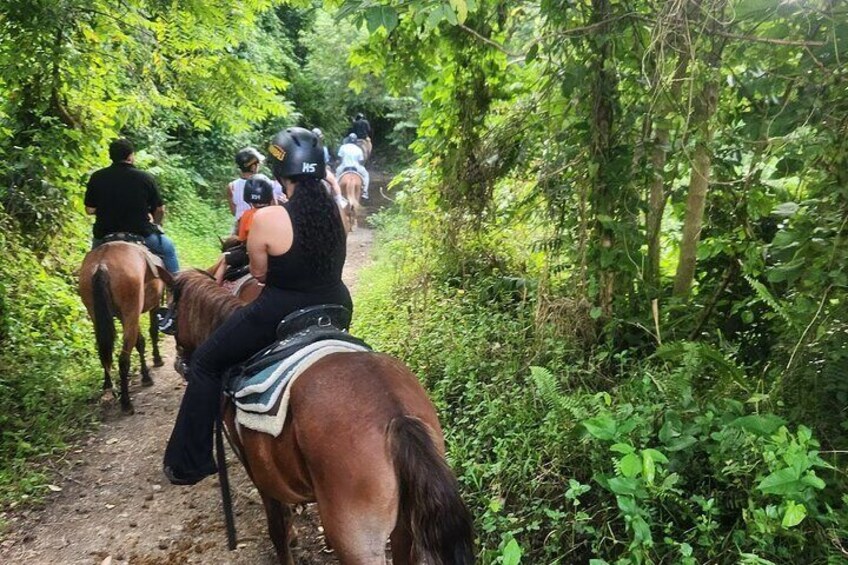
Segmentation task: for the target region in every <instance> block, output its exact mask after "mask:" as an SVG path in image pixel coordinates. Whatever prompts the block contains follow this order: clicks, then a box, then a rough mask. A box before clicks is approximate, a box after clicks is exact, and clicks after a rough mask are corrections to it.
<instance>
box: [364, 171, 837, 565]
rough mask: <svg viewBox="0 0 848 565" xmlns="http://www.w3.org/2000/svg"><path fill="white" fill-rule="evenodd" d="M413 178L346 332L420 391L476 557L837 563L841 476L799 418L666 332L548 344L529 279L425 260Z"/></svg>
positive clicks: (718, 356) (707, 350) (731, 367)
mask: <svg viewBox="0 0 848 565" xmlns="http://www.w3.org/2000/svg"><path fill="white" fill-rule="evenodd" d="M409 180H410V179H409V178H405V179H404V181H402V182H409ZM409 186H410V189H409V191H406V192H405V193H404V194H403V195H402V197H400V198H399V202H400V206H401V208H400V210H395V211H394V212H389V213H384V214H383V215H382V216H381V217H380V218H379V219H378V222H377V223H378V225H379V226H380V230H381V232H380V233H381V237H380V242H379V247H378V253H377V263H376V265H375V266H374V267H373V268H371V269H370V270H368V271H367V272H365V273H364V274H362V275H361V277H360V283H359V287H358V292H357V303H356V308H357V310H356V315H355V318H354V323H355V326H354V329H353V331H354V332H355V333H356V334H357V335H360V336H362V337H363V338H365V339H366V340H368V341H369V343H371V344H372V345H374V346H375V347H377V348H378V349H380V350H383V351H386V352H388V353H391V354H394V355H397V356H399V357H400V358H401V359H403V360H404V361H405V362H406V363H407V364H409V365H410V367H411V368H412V369H413V371H415V372H416V373H417V374H418V375H419V376H420V378H421V379H422V382H423V383H424V384H425V386H426V388H427V390H428V391H429V392H430V394H431V397H432V398H433V400H434V402H435V403H436V405H437V408H438V409H439V414H440V418H441V420H442V424H443V427H444V430H445V434H446V441H447V446H448V460H449V462H450V464H451V466H452V467H453V468H454V470H455V471H456V472H457V474H458V476H459V479H460V483H461V485H462V487H463V494H464V497H465V499H466V501H468V502H469V504H470V505H471V507H472V514H473V515H474V516H475V517H476V521H477V531H478V535H479V536H480V560H481V562H482V563H580V562H593V563H617V564H622V565H623V564H625V563H664V562H674V563H689V564H695V563H704V562H751V563H754V562H761V563H766V562H771V563H796V562H799V561H800V562H805V563H824V562H828V560H830V561H831V562H834V561H837V560H838V559H839V549H838V547H837V545H838V544H837V545H834V544H833V543H831V540H838V539H844V537H845V535H846V533H847V532H848V528H846V524H848V507H846V504H845V500H843V496H842V493H843V492H844V488H845V478H844V474H843V473H842V472H841V471H840V470H839V466H838V465H834V464H831V463H830V462H828V461H825V457H824V455H823V454H822V453H821V452H820V446H819V443H818V441H817V440H816V439H815V438H814V437H813V433H812V432H811V430H810V429H809V428H808V427H806V426H804V425H800V424H797V423H795V422H792V421H790V420H788V419H787V418H786V417H785V416H782V415H778V414H774V413H770V412H768V411H766V410H763V407H764V406H765V405H767V404H768V401H769V399H768V397H767V395H763V394H760V393H756V392H753V390H750V389H756V386H755V385H753V384H752V383H753V381H752V379H751V377H750V376H749V373H748V372H747V371H746V370H745V368H744V367H741V366H740V365H739V364H738V362H737V361H736V360H735V359H734V352H733V350H732V349H719V348H717V347H713V346H710V345H709V344H706V343H699V342H672V343H669V344H666V345H664V346H662V347H661V348H659V350H658V351H657V353H656V355H655V356H653V357H651V358H648V359H645V358H640V357H639V356H629V355H627V353H626V352H619V353H611V352H610V351H608V350H596V351H594V352H593V353H591V354H589V355H587V354H585V353H583V352H581V351H580V348H579V347H578V346H577V344H574V343H569V342H568V341H563V340H562V339H554V340H548V339H546V336H550V335H561V334H557V331H558V330H557V327H556V323H557V322H556V320H555V319H554V318H550V317H546V318H545V319H544V320H540V319H539V318H538V316H539V315H540V314H541V313H542V312H544V311H543V310H540V303H539V300H541V297H540V296H539V295H538V294H537V291H533V292H529V293H523V294H516V293H514V292H512V291H511V289H504V287H503V285H502V282H501V281H502V279H503V277H502V273H503V271H497V270H496V271H492V270H487V271H482V272H481V271H475V270H469V271H468V272H466V273H465V274H462V272H461V271H460V272H457V271H456V270H454V269H450V268H449V269H445V265H444V264H443V261H446V260H450V261H453V260H454V259H455V256H453V255H452V256H442V257H441V261H440V262H438V263H434V262H433V258H434V256H435V255H434V248H435V249H440V245H439V244H438V242H436V241H434V240H430V239H428V238H426V237H423V238H422V234H426V230H422V229H421V227H422V226H421V222H423V221H426V219H427V218H428V216H427V214H428V212H427V209H426V208H425V209H423V210H422V209H421V208H416V207H414V206H412V203H413V202H414V201H416V199H417V198H418V196H416V195H415V190H420V186H418V185H416V184H414V183H413V184H410V185H409ZM419 205H420V202H419ZM410 210H415V211H417V214H416V215H413V216H409V215H407V212H408V211H410ZM416 226H417V227H418V229H412V228H413V227H416ZM511 253H518V254H519V255H521V254H522V253H527V250H526V248H525V249H523V250H520V249H518V250H512V251H511ZM521 264H522V261H520V258H519V257H516V256H512V257H510V259H505V260H504V262H503V265H512V267H511V268H513V269H514V268H516V266H517V265H521ZM436 265H439V266H440V267H441V268H440V269H434V268H433V267H434V266H436ZM611 360H613V361H612V363H611ZM609 372H614V373H615V375H616V378H615V379H606V378H605V377H604V373H609ZM773 405H774V404H773Z"/></svg>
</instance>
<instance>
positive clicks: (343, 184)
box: [339, 171, 362, 231]
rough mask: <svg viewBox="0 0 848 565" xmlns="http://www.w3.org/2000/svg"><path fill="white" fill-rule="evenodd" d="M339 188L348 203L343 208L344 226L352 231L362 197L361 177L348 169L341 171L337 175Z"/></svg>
mask: <svg viewBox="0 0 848 565" xmlns="http://www.w3.org/2000/svg"><path fill="white" fill-rule="evenodd" d="M339 188H341V190H342V196H344V197H345V199H346V200H347V201H348V205H347V206H346V207H345V210H343V216H344V217H345V220H346V221H345V227H347V228H348V231H353V228H355V227H356V225H357V223H358V221H357V218H358V215H359V211H360V209H361V208H362V203H361V202H360V198H361V197H362V177H360V176H359V175H358V174H356V173H354V172H352V171H348V172H345V173H342V176H341V177H339Z"/></svg>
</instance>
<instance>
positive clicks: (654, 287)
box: [645, 127, 668, 298]
mask: <svg viewBox="0 0 848 565" xmlns="http://www.w3.org/2000/svg"><path fill="white" fill-rule="evenodd" d="M667 153H668V129H667V128H666V127H658V128H657V129H656V133H655V134H654V143H653V147H652V148H651V169H652V173H653V178H652V179H651V188H650V192H649V194H648V215H647V222H646V223H647V225H646V226H645V227H646V229H647V232H648V233H647V236H648V237H647V239H648V272H647V276H646V277H645V282H646V283H647V285H648V293H649V295H650V297H651V298H656V297H657V296H658V295H659V293H660V252H661V242H660V235H661V234H662V219H663V212H664V211H665V175H663V170H664V169H665V162H666V155H667Z"/></svg>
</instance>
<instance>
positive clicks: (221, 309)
mask: <svg viewBox="0 0 848 565" xmlns="http://www.w3.org/2000/svg"><path fill="white" fill-rule="evenodd" d="M163 280H165V282H166V284H167V285H168V289H169V291H170V292H169V293H168V294H169V303H170V306H171V308H172V309H173V310H174V315H175V316H176V319H177V333H176V341H177V346H179V347H180V348H182V350H183V351H184V352H185V353H186V354H188V355H190V354H191V353H192V352H193V351H194V350H195V349H197V347H198V346H199V345H200V344H201V343H203V341H204V340H205V339H206V338H207V337H209V334H211V333H212V332H213V331H214V330H215V329H216V328H217V327H218V326H220V325H221V324H222V323H223V322H224V320H226V319H227V318H228V317H229V316H230V314H232V313H233V312H234V311H235V310H236V309H237V308H238V307H240V306H242V302H241V301H239V300H238V298H236V297H235V296H233V295H232V294H230V293H229V292H228V291H227V290H225V289H223V288H221V287H220V286H218V284H217V283H216V282H215V280H214V278H212V276H211V275H210V274H209V273H207V272H206V271H202V270H200V269H190V270H188V271H182V272H180V273H178V274H177V275H176V276H173V277H168V279H167V280H166V279H164V278H163Z"/></svg>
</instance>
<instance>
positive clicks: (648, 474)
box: [642, 449, 662, 485]
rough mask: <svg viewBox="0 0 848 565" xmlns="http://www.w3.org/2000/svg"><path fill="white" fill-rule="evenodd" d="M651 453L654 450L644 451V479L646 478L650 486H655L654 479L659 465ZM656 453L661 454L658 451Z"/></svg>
mask: <svg viewBox="0 0 848 565" xmlns="http://www.w3.org/2000/svg"><path fill="white" fill-rule="evenodd" d="M651 451H653V450H648V449H646V450H644V451H642V477H644V478H645V482H647V483H648V484H649V485H652V484H654V477H656V474H657V465H656V463H655V459H654V457H653V455H651V453H650V452H651ZM656 453H659V452H658V451H657V452H656ZM660 455H662V454H660Z"/></svg>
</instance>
